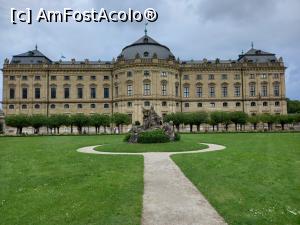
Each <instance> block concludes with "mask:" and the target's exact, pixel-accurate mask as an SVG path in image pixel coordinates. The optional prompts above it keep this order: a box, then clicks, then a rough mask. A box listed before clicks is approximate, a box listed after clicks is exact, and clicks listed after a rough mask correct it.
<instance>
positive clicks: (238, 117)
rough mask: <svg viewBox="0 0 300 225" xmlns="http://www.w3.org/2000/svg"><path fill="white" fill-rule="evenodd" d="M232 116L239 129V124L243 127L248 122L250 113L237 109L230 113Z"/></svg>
mask: <svg viewBox="0 0 300 225" xmlns="http://www.w3.org/2000/svg"><path fill="white" fill-rule="evenodd" d="M230 118H231V121H232V122H233V123H234V125H235V130H237V128H238V125H240V128H241V127H242V125H245V124H246V123H247V119H248V115H247V113H245V112H240V111H237V112H232V113H230Z"/></svg>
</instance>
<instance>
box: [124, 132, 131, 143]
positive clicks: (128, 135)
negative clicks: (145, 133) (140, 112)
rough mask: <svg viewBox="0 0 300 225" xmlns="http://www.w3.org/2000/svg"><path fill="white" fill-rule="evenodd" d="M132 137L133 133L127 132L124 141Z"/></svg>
mask: <svg viewBox="0 0 300 225" xmlns="http://www.w3.org/2000/svg"><path fill="white" fill-rule="evenodd" d="M130 137H131V133H127V134H126V135H125V137H124V139H123V141H124V142H128V141H129V139H130Z"/></svg>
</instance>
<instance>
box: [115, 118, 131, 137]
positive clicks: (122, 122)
mask: <svg viewBox="0 0 300 225" xmlns="http://www.w3.org/2000/svg"><path fill="white" fill-rule="evenodd" d="M112 120H113V122H114V123H115V125H116V126H117V127H118V130H119V131H120V133H122V130H123V125H128V124H130V122H131V121H130V117H129V116H128V115H127V114H125V113H114V114H113V117H112Z"/></svg>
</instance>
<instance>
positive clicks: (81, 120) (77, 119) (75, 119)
mask: <svg viewBox="0 0 300 225" xmlns="http://www.w3.org/2000/svg"><path fill="white" fill-rule="evenodd" d="M71 120H72V124H73V125H74V126H76V127H77V130H78V133H79V134H82V128H83V127H85V126H88V125H89V117H88V116H86V115H84V114H81V113H80V114H74V115H72V119H71Z"/></svg>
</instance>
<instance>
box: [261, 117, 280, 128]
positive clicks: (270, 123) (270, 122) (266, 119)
mask: <svg viewBox="0 0 300 225" xmlns="http://www.w3.org/2000/svg"><path fill="white" fill-rule="evenodd" d="M260 120H261V122H263V123H267V124H268V130H272V126H273V124H274V123H275V122H276V116H274V115H271V114H262V115H260Z"/></svg>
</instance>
